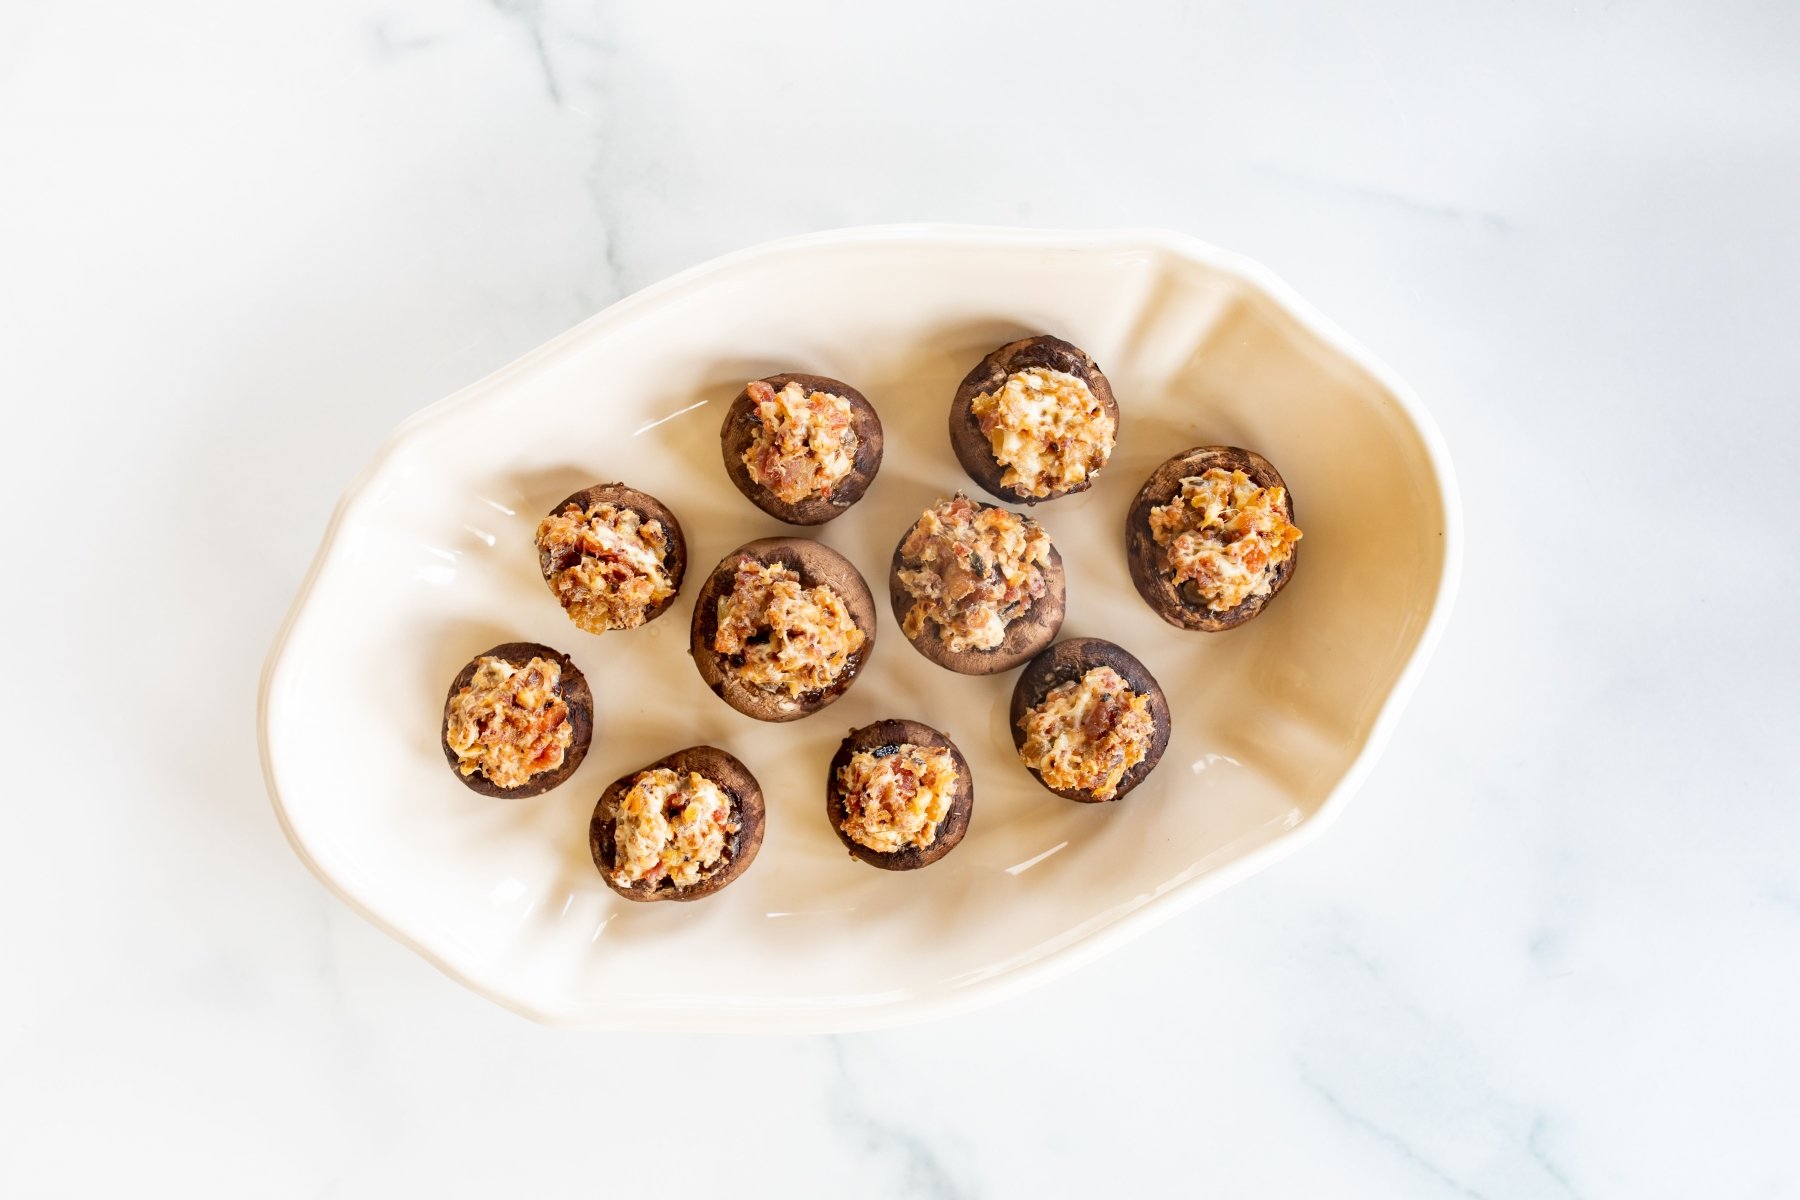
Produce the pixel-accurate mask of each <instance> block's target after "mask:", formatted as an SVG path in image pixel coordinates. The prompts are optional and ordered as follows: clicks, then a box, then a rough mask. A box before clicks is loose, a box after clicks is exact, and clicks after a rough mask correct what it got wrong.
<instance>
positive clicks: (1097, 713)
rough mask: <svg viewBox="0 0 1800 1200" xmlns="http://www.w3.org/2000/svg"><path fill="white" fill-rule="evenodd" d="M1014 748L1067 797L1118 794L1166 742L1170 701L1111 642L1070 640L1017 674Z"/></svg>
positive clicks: (1098, 798)
mask: <svg viewBox="0 0 1800 1200" xmlns="http://www.w3.org/2000/svg"><path fill="white" fill-rule="evenodd" d="M1009 716H1010V718H1011V725H1012V738H1013V745H1014V747H1015V748H1017V750H1018V752H1019V761H1020V762H1022V763H1023V764H1024V765H1025V768H1026V769H1027V770H1028V771H1030V772H1031V773H1032V774H1033V775H1034V776H1036V777H1037V781H1038V782H1039V783H1041V784H1043V785H1044V786H1045V787H1046V788H1048V789H1050V790H1051V791H1053V792H1055V793H1056V794H1057V795H1059V796H1061V797H1063V798H1064V799H1068V800H1079V801H1081V802H1083V803H1087V804H1093V803H1100V802H1103V801H1108V800H1117V799H1120V798H1121V797H1123V796H1124V795H1125V794H1126V793H1127V792H1129V791H1131V789H1132V788H1134V787H1136V786H1137V785H1138V784H1140V783H1142V782H1143V781H1144V779H1145V777H1146V776H1148V775H1149V774H1150V772H1151V771H1152V770H1154V769H1155V768H1156V764H1157V762H1158V760H1160V759H1161V758H1162V756H1163V751H1164V750H1166V749H1167V748H1168V745H1169V702H1168V699H1167V697H1165V696H1164V695H1163V690H1162V688H1161V687H1160V686H1158V684H1157V682H1156V679H1155V678H1154V677H1153V676H1152V675H1151V674H1150V672H1149V670H1148V669H1146V668H1145V666H1144V664H1143V663H1141V662H1139V661H1138V660H1137V659H1135V658H1133V657H1132V656H1131V655H1130V654H1128V653H1126V652H1125V651H1124V650H1122V649H1120V648H1119V647H1118V646H1115V645H1114V644H1113V643H1111V642H1107V641H1102V640H1101V639H1099V638H1071V639H1069V640H1068V641H1064V642H1058V643H1057V644H1056V645H1054V646H1052V647H1050V648H1049V649H1048V650H1046V651H1044V652H1043V653H1042V654H1040V655H1038V656H1037V657H1036V658H1034V659H1032V660H1031V662H1030V663H1029V664H1028V665H1027V666H1026V668H1025V670H1024V671H1022V672H1020V674H1019V681H1018V683H1017V684H1016V685H1014V687H1013V694H1012V708H1011V710H1010V713H1009Z"/></svg>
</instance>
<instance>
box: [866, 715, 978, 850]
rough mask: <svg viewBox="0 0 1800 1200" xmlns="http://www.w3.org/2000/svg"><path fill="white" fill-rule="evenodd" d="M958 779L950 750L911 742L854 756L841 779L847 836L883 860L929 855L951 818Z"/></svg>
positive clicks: (953, 757)
mask: <svg viewBox="0 0 1800 1200" xmlns="http://www.w3.org/2000/svg"><path fill="white" fill-rule="evenodd" d="M957 774H958V773H957V770H956V758H955V756H954V755H952V754H951V753H950V752H949V751H948V750H941V749H937V748H935V747H927V746H915V745H913V744H912V743H910V742H907V743H904V744H902V745H899V746H882V747H880V748H878V749H875V750H864V751H862V752H860V753H858V754H854V755H852V756H851V758H850V761H849V762H848V763H845V764H844V766H842V767H841V768H839V769H838V777H837V782H838V788H839V789H840V791H841V793H842V795H843V798H844V826H843V828H844V833H845V834H847V835H848V836H849V838H850V840H851V841H853V842H855V843H857V844H858V845H859V846H867V847H868V848H869V849H871V850H874V851H876V852H877V853H879V854H892V853H894V851H896V850H903V849H905V848H906V847H908V846H917V847H918V848H919V849H921V850H923V849H925V848H926V847H927V846H929V845H931V843H932V842H934V841H936V840H937V831H938V826H940V825H942V824H943V823H944V818H945V817H946V816H947V815H949V812H950V802H951V800H952V799H953V798H954V793H955V790H956V781H957Z"/></svg>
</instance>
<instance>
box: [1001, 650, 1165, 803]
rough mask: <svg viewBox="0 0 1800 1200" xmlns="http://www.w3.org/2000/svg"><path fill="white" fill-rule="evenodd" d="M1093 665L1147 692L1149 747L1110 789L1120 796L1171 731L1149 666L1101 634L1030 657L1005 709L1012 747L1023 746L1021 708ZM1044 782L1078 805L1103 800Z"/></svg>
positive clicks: (1146, 769) (1151, 766)
mask: <svg viewBox="0 0 1800 1200" xmlns="http://www.w3.org/2000/svg"><path fill="white" fill-rule="evenodd" d="M1095 667H1111V668H1112V669H1113V670H1115V671H1117V672H1118V673H1119V675H1120V676H1121V677H1122V678H1123V679H1124V680H1125V682H1126V683H1128V684H1130V685H1131V690H1132V691H1134V692H1136V693H1137V694H1138V695H1140V696H1149V697H1150V719H1151V721H1152V723H1153V724H1154V726H1155V732H1154V733H1153V734H1152V735H1151V738H1150V749H1149V750H1148V751H1146V752H1145V754H1144V759H1143V761H1142V762H1140V763H1138V764H1137V766H1135V767H1133V768H1131V769H1130V770H1129V771H1127V772H1125V775H1124V777H1123V778H1122V779H1120V780H1119V786H1118V790H1117V791H1115V792H1114V793H1113V796H1112V799H1114V800H1120V799H1123V798H1124V797H1125V794H1126V793H1127V792H1129V791H1131V789H1132V788H1134V787H1136V786H1137V785H1138V784H1140V783H1142V782H1144V779H1145V778H1146V777H1147V776H1148V775H1149V774H1150V772H1151V771H1153V770H1155V769H1156V764H1157V763H1158V762H1159V761H1161V759H1162V756H1163V751H1164V750H1167V749H1168V748H1169V731H1170V722H1169V698H1168V697H1167V696H1165V695H1164V694H1163V690H1162V685H1160V684H1158V683H1157V682H1156V677H1155V676H1153V675H1151V674H1150V670H1149V668H1147V667H1145V666H1144V664H1143V663H1141V662H1139V661H1138V660H1137V659H1136V658H1134V657H1132V656H1131V654H1129V653H1127V652H1126V651H1125V650H1124V649H1122V648H1121V647H1119V646H1116V645H1114V644H1113V643H1111V642H1108V641H1104V640H1102V639H1100V638H1070V639H1069V640H1067V641H1064V642H1058V643H1056V645H1054V646H1052V647H1050V648H1049V649H1048V650H1046V651H1044V652H1043V653H1042V654H1040V655H1038V656H1037V657H1036V658H1034V659H1032V660H1031V662H1030V663H1029V664H1027V666H1026V667H1025V669H1024V670H1023V671H1021V672H1020V673H1019V681H1018V682H1017V683H1016V684H1014V685H1013V694H1012V707H1011V708H1010V709H1009V710H1008V714H1007V720H1008V723H1009V725H1010V727H1011V729H1012V739H1013V749H1015V750H1019V749H1023V748H1024V746H1025V731H1024V730H1023V729H1021V728H1020V727H1019V718H1020V717H1023V716H1024V715H1025V711H1026V710H1027V709H1031V708H1036V707H1037V706H1038V705H1039V704H1042V703H1043V702H1044V697H1045V696H1047V695H1049V694H1050V689H1051V688H1053V687H1056V686H1057V685H1058V684H1062V683H1068V682H1071V681H1073V680H1078V679H1080V678H1081V677H1082V676H1083V675H1085V674H1087V673H1088V672H1089V671H1091V670H1093V669H1094V668H1095ZM1026 770H1028V771H1031V776H1032V778H1033V779H1036V780H1037V781H1038V782H1039V783H1044V780H1043V777H1042V776H1040V775H1039V774H1038V773H1037V772H1036V771H1035V770H1032V769H1031V768H1030V767H1027V768H1026ZM1044 787H1045V789H1046V790H1048V791H1052V792H1055V793H1056V794H1057V795H1058V796H1061V797H1062V798H1063V799H1065V800H1078V801H1080V802H1081V803H1083V804H1098V803H1103V801H1101V800H1100V799H1099V798H1098V797H1097V796H1095V795H1094V794H1093V793H1092V792H1083V791H1077V790H1076V789H1074V788H1053V787H1050V785H1049V784H1044Z"/></svg>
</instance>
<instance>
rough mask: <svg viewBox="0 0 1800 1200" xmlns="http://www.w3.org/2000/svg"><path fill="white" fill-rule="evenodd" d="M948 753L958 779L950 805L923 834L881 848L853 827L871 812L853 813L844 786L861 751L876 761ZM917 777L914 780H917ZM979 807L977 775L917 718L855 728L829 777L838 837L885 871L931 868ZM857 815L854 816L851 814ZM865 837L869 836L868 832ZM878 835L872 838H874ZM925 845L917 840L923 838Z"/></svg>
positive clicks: (830, 815)
mask: <svg viewBox="0 0 1800 1200" xmlns="http://www.w3.org/2000/svg"><path fill="white" fill-rule="evenodd" d="M917 751H923V752H925V755H926V756H929V755H930V754H931V753H932V752H942V753H947V754H948V755H949V757H950V759H951V761H952V763H953V764H954V769H955V780H954V782H953V783H952V784H951V785H950V790H949V793H948V800H949V805H948V808H947V809H946V811H945V812H944V815H943V816H942V817H941V818H940V819H939V820H938V821H937V822H936V824H933V825H929V826H925V827H923V828H922V829H920V830H919V831H918V834H919V835H922V836H917V835H915V836H913V837H909V838H907V839H906V840H905V842H904V844H902V845H900V846H899V847H898V848H897V849H893V850H882V849H877V848H876V847H874V846H871V845H868V844H866V842H865V841H863V840H859V839H858V837H857V836H855V835H854V834H853V832H852V829H851V828H850V827H851V826H853V825H854V826H857V827H858V828H859V829H860V828H861V825H862V824H863V823H864V822H866V821H867V819H868V818H869V816H870V815H871V814H869V813H867V812H866V811H863V810H862V809H860V808H859V809H858V811H856V812H854V813H853V812H852V810H851V804H852V796H851V793H850V792H849V791H848V790H847V789H846V786H845V775H846V772H847V770H848V769H849V768H850V767H851V763H852V761H853V760H854V759H855V758H856V757H857V755H859V754H864V753H866V754H870V755H873V756H874V757H875V759H876V760H877V761H878V762H893V761H898V760H899V759H901V758H902V757H915V758H916V757H919V756H918V755H917V754H916V753H915V752H917ZM915 782H916V780H915ZM974 809H975V778H974V775H973V774H971V772H970V771H969V763H968V760H967V759H965V758H964V757H963V755H962V751H961V750H958V749H957V748H956V743H955V742H952V741H951V740H950V739H949V738H948V737H946V736H945V735H944V734H942V733H940V732H938V731H937V730H935V729H933V728H932V727H931V726H929V725H924V724H921V723H920V722H918V721H907V720H899V719H894V720H887V721H877V722H875V723H874V724H873V725H865V726H863V727H862V728H861V729H852V730H851V731H850V733H849V735H848V736H847V737H845V738H844V741H843V744H842V745H840V746H839V747H838V751H837V754H836V755H834V756H833V757H832V760H831V767H830V769H829V772H828V773H827V775H826V777H825V816H826V819H827V820H829V821H830V822H831V827H832V829H834V830H836V831H837V835H838V839H839V840H840V841H842V842H843V843H844V845H845V846H846V847H847V848H848V849H849V851H850V853H851V854H852V855H853V856H855V857H856V858H860V859H861V860H862V861H864V862H866V863H868V864H869V865H870V866H873V867H880V868H882V869H883V870H885V871H911V870H916V869H917V868H919V867H928V866H930V865H931V864H932V863H934V862H936V861H937V860H938V859H940V858H942V857H944V855H946V854H948V853H950V851H952V850H954V849H955V848H956V844H957V843H958V842H960V841H962V839H963V834H965V833H967V832H968V831H969V816H970V814H971V813H973V812H974ZM853 817H854V818H858V820H853V819H852V818H853ZM865 836H866V835H865ZM870 840H874V839H872V838H871V839H870ZM921 840H922V841H923V842H924V844H923V845H919V844H918V843H919V841H921Z"/></svg>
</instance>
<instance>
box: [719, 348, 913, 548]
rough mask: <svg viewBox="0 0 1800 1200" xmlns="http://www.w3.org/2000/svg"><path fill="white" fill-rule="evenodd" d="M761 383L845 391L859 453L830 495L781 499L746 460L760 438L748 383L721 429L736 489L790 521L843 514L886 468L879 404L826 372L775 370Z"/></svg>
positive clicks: (806, 522) (818, 521) (830, 393)
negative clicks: (753, 473)
mask: <svg viewBox="0 0 1800 1200" xmlns="http://www.w3.org/2000/svg"><path fill="white" fill-rule="evenodd" d="M762 382H763V383H766V384H768V385H769V386H770V387H772V388H774V389H775V390H776V391H780V390H781V389H782V388H784V387H786V386H787V385H788V384H790V383H798V384H799V385H800V386H801V387H803V388H805V389H807V391H808V392H824V393H825V394H826V395H828V396H841V397H843V398H844V399H845V400H848V401H849V402H850V428H851V430H852V431H853V432H854V433H855V434H856V458H855V459H854V461H853V462H852V464H851V467H850V473H849V474H848V475H846V476H844V477H843V478H842V479H840V480H839V481H838V482H837V485H836V486H835V487H833V488H832V490H831V495H830V496H829V497H825V496H808V497H807V498H806V499H804V500H801V501H798V502H796V503H793V504H789V503H788V502H787V501H785V500H782V499H781V498H780V497H778V496H776V495H775V494H774V493H773V492H771V491H770V490H769V489H768V488H766V487H764V486H763V485H762V484H760V483H758V482H756V480H754V479H752V478H751V477H750V468H749V467H747V466H745V465H744V452H745V451H746V450H748V449H749V448H750V444H751V442H753V441H755V440H756V431H757V427H758V423H757V420H756V416H755V411H754V406H753V405H752V403H751V401H750V390H749V389H748V388H746V389H744V390H743V391H741V392H739V393H738V394H737V399H735V400H733V401H732V402H731V407H730V408H728V409H726V410H725V421H724V424H723V425H721V426H720V428H719V445H720V447H721V448H722V450H723V452H724V455H725V473H726V474H728V475H730V476H731V482H732V483H734V484H736V485H737V490H738V491H740V492H742V493H744V495H745V497H746V498H748V499H749V501H750V503H752V504H754V505H756V507H758V508H760V509H762V510H763V511H764V512H766V513H768V514H769V515H770V516H771V517H774V518H775V519H776V520H777V521H786V522H787V523H788V524H789V525H822V524H824V523H825V522H826V521H829V520H831V519H832V518H833V517H837V516H841V515H842V514H843V513H844V512H845V510H847V509H848V508H849V507H850V506H851V505H852V504H855V503H856V502H857V501H858V500H861V499H862V496H863V493H864V492H866V491H868V490H869V484H871V483H873V482H874V481H875V473H876V472H877V471H879V470H881V446H882V438H881V418H880V417H879V416H878V415H876V412H875V406H874V405H872V404H870V403H869V401H868V400H867V399H866V398H865V397H864V396H863V394H862V393H861V392H859V391H857V390H856V389H855V388H853V387H851V386H850V385H849V384H847V383H844V382H843V381H842V380H838V379H831V378H828V377H827V376H824V375H802V374H798V373H796V372H791V371H784V372H782V373H781V374H779V375H770V376H768V377H767V378H765V379H763V380H762Z"/></svg>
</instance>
